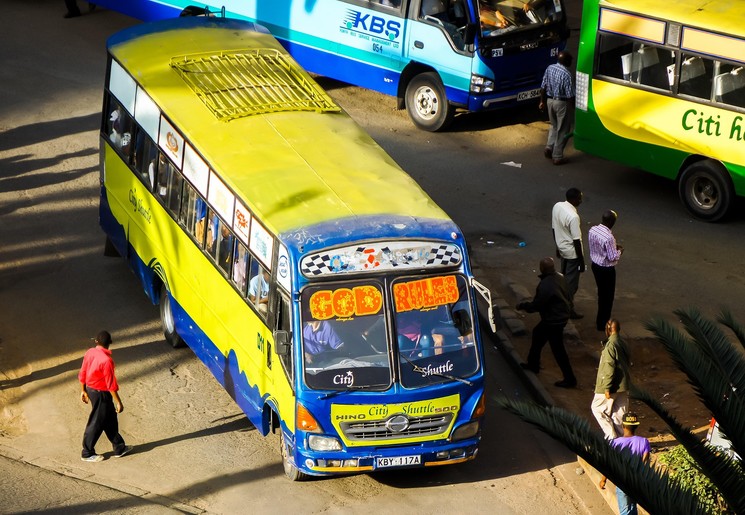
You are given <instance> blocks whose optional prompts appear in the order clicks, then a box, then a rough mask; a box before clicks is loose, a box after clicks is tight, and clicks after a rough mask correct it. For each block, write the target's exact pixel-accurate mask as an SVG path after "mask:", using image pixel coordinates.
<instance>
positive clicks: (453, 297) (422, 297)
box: [393, 275, 460, 313]
mask: <svg viewBox="0 0 745 515" xmlns="http://www.w3.org/2000/svg"><path fill="white" fill-rule="evenodd" d="M459 298H460V292H459V291H458V282H457V280H456V276H454V275H446V276H442V277H429V278H426V279H419V280H416V281H409V282H401V283H396V284H394V285H393V299H394V301H395V304H396V312H397V313H401V312H403V311H411V310H414V309H423V308H432V307H437V306H444V305H446V304H453V303H455V302H458V299H459Z"/></svg>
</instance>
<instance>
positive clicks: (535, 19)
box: [479, 0, 564, 37]
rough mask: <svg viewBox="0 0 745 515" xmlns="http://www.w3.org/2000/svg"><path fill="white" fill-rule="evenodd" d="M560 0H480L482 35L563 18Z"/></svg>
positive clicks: (523, 28)
mask: <svg viewBox="0 0 745 515" xmlns="http://www.w3.org/2000/svg"><path fill="white" fill-rule="evenodd" d="M563 17H564V11H563V9H562V5H561V1H560V0H528V1H522V0H479V18H480V21H481V35H482V36H484V37H495V36H501V35H503V34H507V33H509V32H513V31H522V30H527V29H533V28H536V27H539V26H541V25H546V24H549V23H552V22H555V21H559V20H561V19H563Z"/></svg>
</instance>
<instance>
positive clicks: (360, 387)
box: [319, 384, 386, 400]
mask: <svg viewBox="0 0 745 515" xmlns="http://www.w3.org/2000/svg"><path fill="white" fill-rule="evenodd" d="M376 386H386V385H384V384H360V385H351V386H347V388H346V390H334V391H333V392H329V393H326V394H324V395H321V396H320V397H319V399H321V400H326V399H330V398H331V397H336V396H337V395H339V394H340V393H349V392H351V391H354V390H367V389H368V388H374V387H376Z"/></svg>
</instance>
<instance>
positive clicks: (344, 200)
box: [109, 18, 449, 234]
mask: <svg viewBox="0 0 745 515" xmlns="http://www.w3.org/2000/svg"><path fill="white" fill-rule="evenodd" d="M178 21H179V22H180V23H175V22H176V20H169V21H167V22H158V23H154V24H145V25H141V26H137V27H133V28H132V29H128V30H127V31H124V32H122V33H119V34H117V35H116V36H114V37H112V38H111V39H110V40H109V51H110V52H111V54H112V55H113V56H114V57H115V58H116V59H117V60H118V61H119V62H120V63H121V64H122V65H123V66H124V68H125V69H126V70H127V71H128V72H129V73H130V74H131V75H132V76H133V77H134V79H135V80H136V81H137V82H138V83H139V84H140V85H141V86H143V87H144V88H145V90H146V91H147V93H148V94H149V95H150V96H151V98H152V99H153V100H154V101H155V103H156V104H157V105H158V106H159V107H160V108H161V110H162V112H163V113H164V114H165V115H166V116H167V117H168V118H170V119H171V120H172V122H173V123H174V125H175V126H176V127H177V128H178V129H179V130H180V131H181V132H182V134H183V135H184V136H185V137H186V139H188V140H189V141H190V142H191V144H192V145H193V146H194V147H195V148H196V149H197V151H199V153H201V154H202V156H203V157H204V158H205V160H206V161H207V162H208V163H209V165H210V166H211V167H212V168H213V169H214V170H215V171H216V172H217V173H218V174H219V175H220V176H221V177H222V179H223V180H224V181H225V182H226V183H227V184H228V185H229V186H230V187H231V188H232V189H233V190H234V191H235V192H236V193H237V194H238V197H240V198H241V199H243V200H244V201H245V203H246V204H247V206H248V207H249V209H251V210H252V211H253V212H254V213H256V214H257V216H258V217H259V218H260V219H261V220H262V222H263V223H264V224H265V225H266V226H267V228H268V229H270V230H271V231H273V232H275V233H276V234H280V233H283V232H285V231H290V230H294V229H297V228H298V227H302V226H311V225H314V224H316V223H320V222H326V221H329V220H335V219H341V218H349V217H360V216H367V215H397V216H410V217H414V218H418V219H427V218H428V219H439V220H449V217H448V216H447V214H446V213H445V212H444V211H443V210H442V209H441V208H439V207H438V206H437V205H436V204H435V203H434V201H433V200H432V199H431V198H429V196H428V195H427V194H426V193H425V192H424V191H423V190H422V189H421V188H420V187H419V185H418V184H417V183H416V182H415V181H414V180H413V179H412V178H411V177H410V176H409V175H408V174H406V173H405V172H404V171H403V170H401V168H400V167H399V166H398V165H397V164H396V163H395V162H394V161H393V159H392V158H391V157H390V156H389V155H388V154H387V153H386V152H385V151H384V150H383V149H382V148H381V147H380V146H378V144H377V143H375V141H374V140H373V139H372V138H371V137H370V136H369V135H368V134H367V133H366V132H365V131H364V130H363V129H362V128H361V127H359V126H358V125H357V124H356V123H355V122H354V121H353V120H352V119H351V117H349V116H348V115H347V114H346V113H344V112H343V111H340V112H335V113H328V112H327V113H316V112H307V111H306V112H294V111H293V112H290V111H285V112H273V113H268V114H253V115H248V116H243V117H239V118H235V119H232V120H230V121H221V120H220V119H218V117H217V116H216V115H215V114H213V112H212V111H210V109H208V108H207V106H206V105H205V103H204V102H203V101H202V100H200V98H199V97H198V96H197V94H196V93H195V92H194V91H193V90H192V89H191V88H190V87H189V86H188V85H187V83H186V82H185V81H184V79H182V77H181V76H180V75H179V73H178V72H177V71H176V70H174V69H173V68H172V67H171V66H170V62H171V59H172V58H173V57H176V56H184V55H189V54H197V53H199V54H202V53H210V52H214V53H215V54H218V53H220V52H231V51H250V50H252V49H275V50H277V51H279V52H281V53H282V54H284V55H285V56H287V59H291V58H290V57H289V55H288V54H287V52H286V51H285V50H284V49H283V47H282V46H281V45H280V44H279V43H278V42H277V41H276V39H274V37H272V36H271V35H269V34H268V33H259V32H255V31H252V30H248V29H250V28H251V27H255V26H254V25H253V24H251V23H248V22H238V21H236V20H223V19H208V18H200V19H191V20H190V21H189V22H184V21H183V19H181V20H178ZM164 24H165V25H164ZM164 26H165V27H167V28H168V30H162V29H163V27H164ZM236 27H238V28H240V29H241V30H236ZM244 29H245V30H244ZM259 29H262V28H261V27H259ZM292 64H293V65H295V66H297V68H298V71H299V73H301V74H302V75H303V76H305V77H306V78H307V79H308V80H309V81H311V82H313V80H312V79H311V78H310V76H309V75H308V74H307V73H306V72H305V71H304V70H302V69H301V68H300V66H299V65H297V64H296V63H295V62H294V61H292ZM318 87H319V88H320V86H318ZM324 95H325V93H324ZM329 100H330V99H329Z"/></svg>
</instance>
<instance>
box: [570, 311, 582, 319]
mask: <svg viewBox="0 0 745 515" xmlns="http://www.w3.org/2000/svg"><path fill="white" fill-rule="evenodd" d="M584 317H585V315H583V314H582V313H577V312H576V311H572V312H571V313H569V318H571V319H572V320H579V319H580V318H584Z"/></svg>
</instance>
